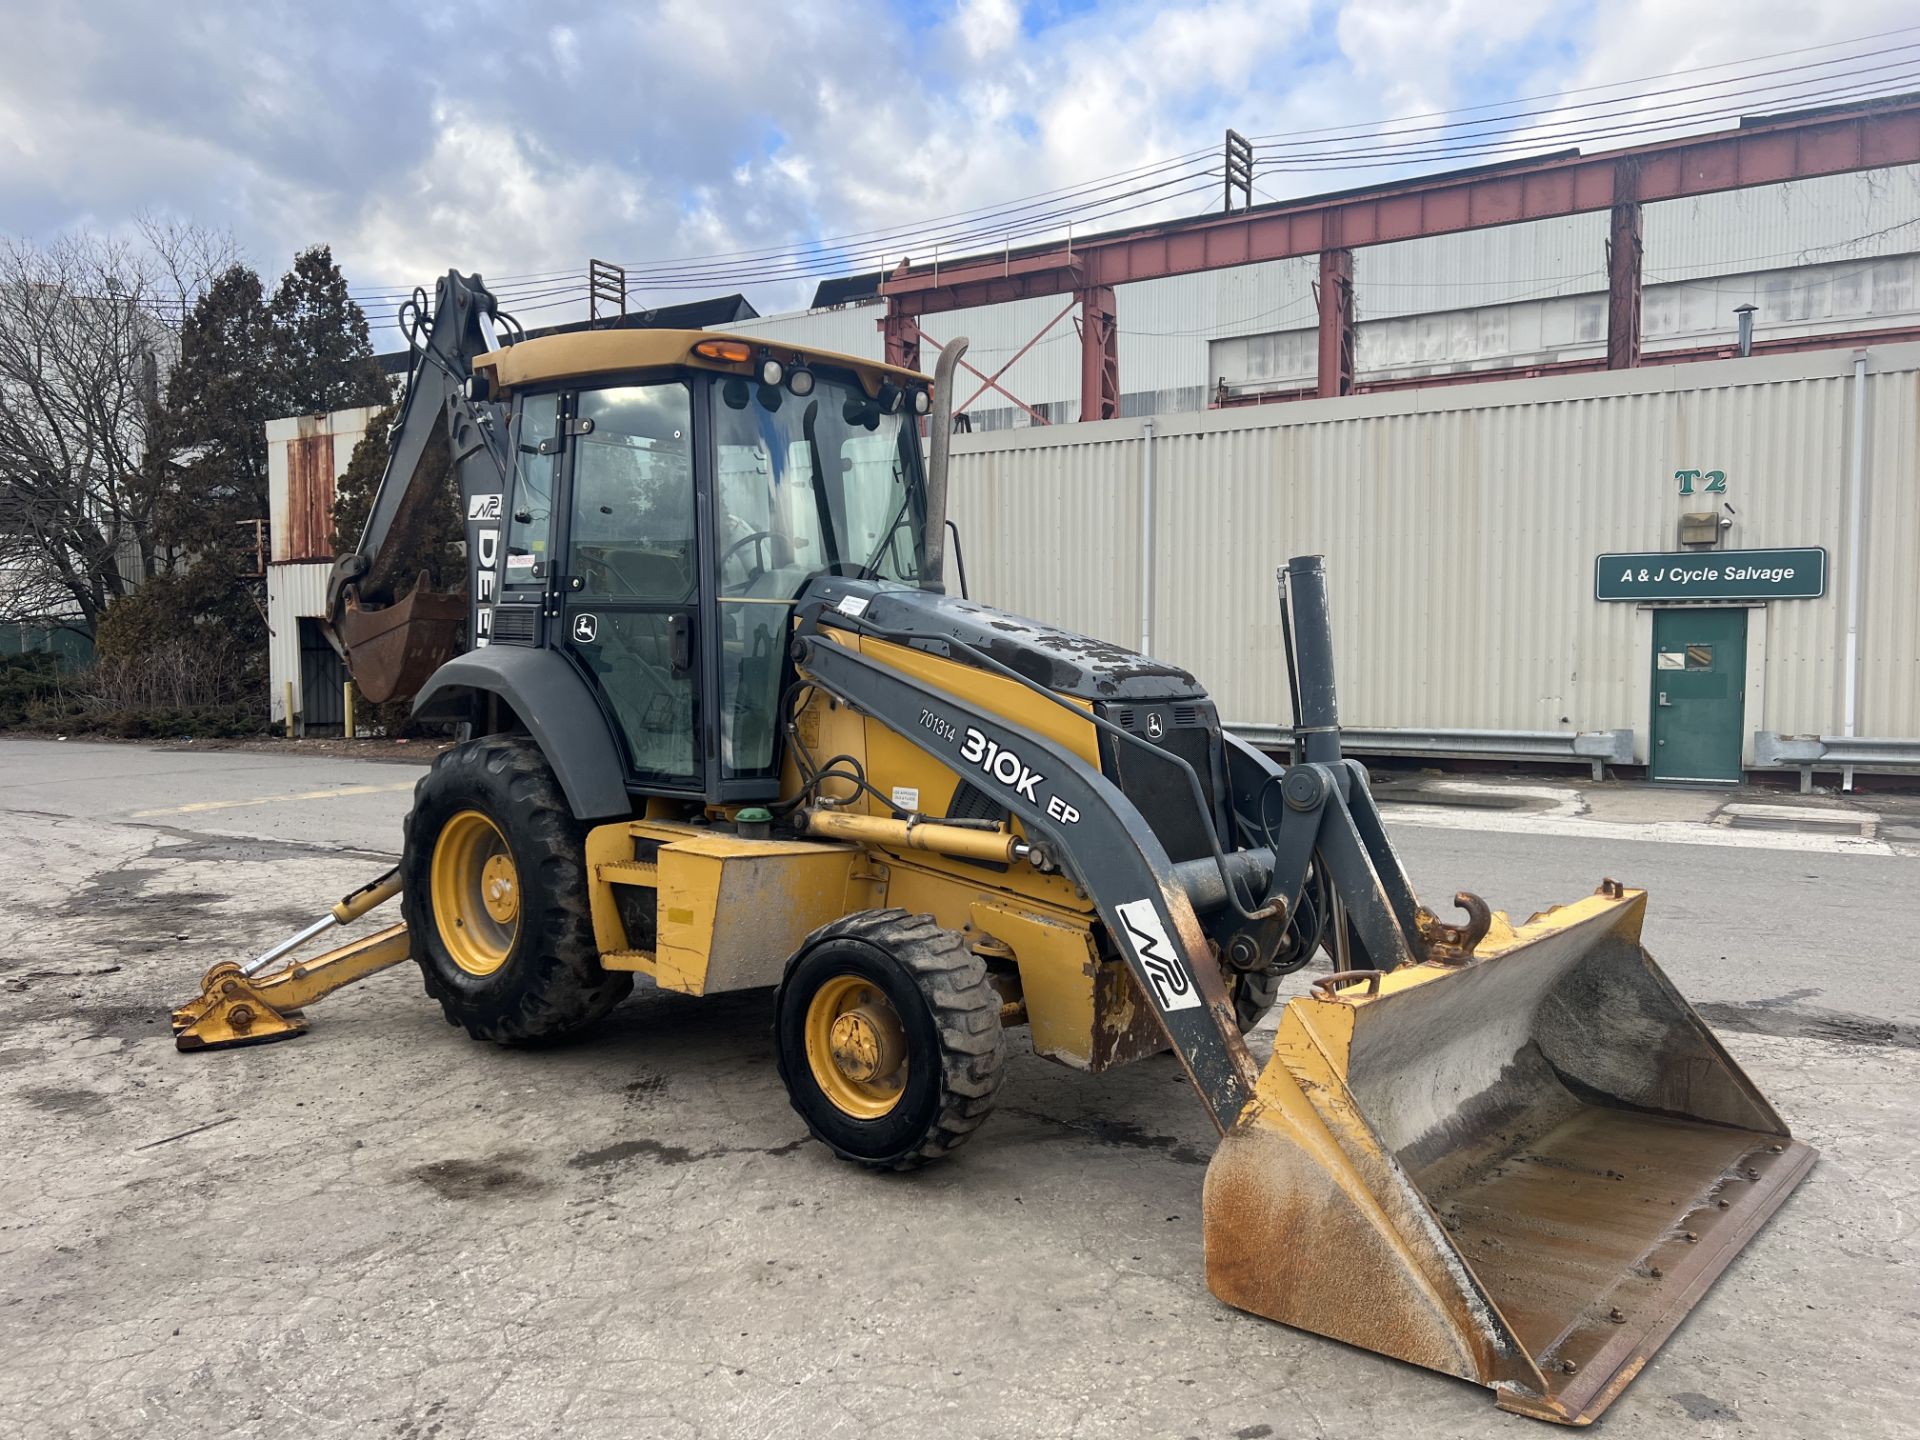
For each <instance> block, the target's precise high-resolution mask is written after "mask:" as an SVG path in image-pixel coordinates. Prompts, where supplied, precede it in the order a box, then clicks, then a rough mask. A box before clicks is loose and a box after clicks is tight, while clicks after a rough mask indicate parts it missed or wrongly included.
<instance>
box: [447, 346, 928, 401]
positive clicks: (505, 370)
mask: <svg viewBox="0 0 1920 1440" xmlns="http://www.w3.org/2000/svg"><path fill="white" fill-rule="evenodd" d="M706 340H732V341H738V342H739V343H741V344H743V345H746V346H748V347H749V348H750V350H751V351H752V358H749V359H747V360H741V361H731V360H717V359H713V358H711V357H709V356H706V355H701V354H698V353H696V351H695V349H694V347H695V346H696V345H699V344H700V343H701V342H702V341H706ZM762 350H765V351H766V352H768V353H769V354H771V355H772V356H773V357H774V358H775V359H776V360H779V361H781V362H782V363H783V364H786V365H791V364H793V362H794V361H796V360H805V361H808V362H809V363H811V364H817V365H826V366H831V367H833V368H834V369H838V370H851V371H852V372H853V373H854V374H855V375H856V376H858V377H859V380H860V384H861V386H862V387H863V388H864V389H865V390H866V392H867V393H868V394H869V395H874V394H877V393H878V392H879V389H880V383H881V381H883V380H892V381H893V382H894V383H895V384H900V385H904V384H915V385H930V384H932V383H933V382H932V381H931V380H929V379H928V377H926V376H925V375H922V374H920V373H919V372H918V371H914V370H907V369H903V368H902V367H900V366H898V365H885V364H882V363H881V362H879V361H877V360H863V359H861V358H859V357H858V356H855V355H841V354H838V353H836V352H835V351H832V350H818V349H815V348H814V347H812V346H810V345H795V344H794V343H792V342H791V341H787V340H764V339H761V338H759V337H757V336H753V335H738V334H735V333H733V332H732V331H728V330H722V331H713V330H576V331H572V332H571V333H568V334H564V335H543V336H541V337H540V338H539V339H537V340H522V341H520V342H519V343H518V344H517V345H507V346H504V347H502V348H501V349H499V350H494V351H490V352H489V353H487V354H485V355H481V356H479V357H478V358H476V359H475V360H474V362H473V368H474V369H476V370H484V371H491V372H492V377H493V385H494V389H495V391H496V392H498V393H502V394H506V393H510V392H512V391H514V390H517V389H521V388H524V387H527V386H532V385H545V384H551V383H553V382H555V381H568V380H584V379H587V378H588V377H590V376H601V375H617V374H622V373H625V372H628V371H634V370H666V369H673V368H677V367H680V366H691V367H693V368H695V369H699V370H715V371H718V372H720V373H721V374H725V375H751V374H753V373H754V362H755V360H757V359H758V358H759V356H760V352H761V351H762Z"/></svg>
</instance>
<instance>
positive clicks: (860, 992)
mask: <svg viewBox="0 0 1920 1440" xmlns="http://www.w3.org/2000/svg"><path fill="white" fill-rule="evenodd" d="M806 1030H807V1067H808V1069H809V1070H811V1071H812V1073H813V1080H814V1083H815V1084H816V1085H818V1086H819V1087H820V1092H821V1093H822V1094H823V1095H825V1096H826V1097H827V1099H828V1100H829V1101H831V1102H832V1104H833V1105H834V1106H835V1107H836V1108H837V1109H839V1110H841V1111H843V1112H844V1113H846V1114H848V1115H851V1116H853V1117H855V1118H856V1119H861V1120H876V1119H878V1118H879V1117H880V1116H882V1115H885V1114H887V1113H888V1112H889V1111H890V1110H892V1109H893V1107H894V1106H895V1105H897V1104H899V1103H900V1096H901V1094H902V1092H903V1091H904V1090H905V1089H906V1083H907V1030H906V1026H905V1025H904V1024H902V1023H901V1020H900V1014H899V1012H898V1011H897V1010H895V1009H894V1008H893V1005H892V1003H891V1002H890V1001H889V1000H888V999H887V997H886V995H885V994H884V993H883V992H882V991H881V990H880V988H879V986H877V985H875V984H874V983H873V982H872V981H870V980H867V979H865V978H863V977H862V976H859V975H838V976H835V977H834V978H833V979H831V980H829V981H828V982H827V983H826V984H824V985H822V986H821V987H820V988H819V989H818V990H817V991H815V992H814V995H813V999H812V1000H811V1001H810V1002H809V1003H808V1005H807V1024H806Z"/></svg>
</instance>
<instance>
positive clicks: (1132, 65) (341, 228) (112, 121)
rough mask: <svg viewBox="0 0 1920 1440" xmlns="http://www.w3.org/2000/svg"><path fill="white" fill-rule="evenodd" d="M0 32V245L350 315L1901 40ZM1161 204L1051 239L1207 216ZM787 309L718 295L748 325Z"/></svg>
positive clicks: (345, 29) (938, 31) (1768, 10)
mask: <svg viewBox="0 0 1920 1440" xmlns="http://www.w3.org/2000/svg"><path fill="white" fill-rule="evenodd" d="M0 4H3V5H4V6H5V8H6V9H7V10H8V11H10V12H12V13H10V14H9V15H8V16H7V17H6V18H7V24H8V33H9V44H10V47H11V48H12V49H13V51H14V53H15V54H16V55H33V56H36V57H39V59H38V63H36V64H35V65H33V66H15V67H14V68H13V70H12V71H11V72H10V73H9V77H8V80H7V82H6V84H5V86H4V87H3V88H0V230H4V231H12V232H24V233H31V234H46V233H50V232H52V231H54V230H57V229H59V228H61V227H63V226H67V225H71V224H73V223H76V222H87V223H92V224H95V225H99V226H102V227H113V226H115V225H118V224H120V223H122V222H124V220H125V219H126V218H127V217H130V216H131V215H133V214H134V213H136V212H137V211H139V210H141V209H142V208H158V209H163V210H168V211H172V212H174V213H183V214H189V215H191V216H193V217H194V218H196V219H200V220H203V221H207V222H210V223H213V224H221V225H229V226H231V228H232V229H233V230H234V231H235V232H236V233H237V235H238V236H239V237H240V239H241V241H242V242H243V244H245V245H246V246H247V247H248V248H249V249H250V251H251V253H252V254H253V255H254V257H255V258H256V260H257V261H258V262H259V264H260V265H261V267H262V268H263V269H268V270H271V269H272V268H274V267H276V266H278V265H280V264H283V263H284V262H285V259H286V258H287V257H288V256H289V255H290V254H291V253H292V252H293V250H295V249H296V248H298V247H300V246H302V245H306V244H311V243H314V242H316V241H326V242H329V243H331V244H332V245H333V246H334V249H335V253H336V255H338V256H339V257H340V259H341V260H342V262H343V264H344V265H345V266H346V267H347V271H348V275H349V278H350V279H351V280H352V281H353V282H354V283H355V285H356V287H358V288H361V289H373V288H381V287H398V286H402V285H412V284H414V283H421V282H428V281H430V280H431V278H432V276H433V275H434V274H435V273H437V272H439V271H442V270H444V269H446V268H447V267H448V266H450V265H457V266H459V267H460V268H462V269H475V268H478V269H481V270H483V271H485V272H488V273H490V274H494V275H523V274H527V273H529V272H535V271H546V270H563V269H573V268H578V267H581V266H583V265H584V264H585V261H586V259H587V257H588V256H589V255H599V256H602V257H604V258H610V259H615V260H619V261H626V262H659V261H671V260H674V259H676V258H682V257H689V256H700V255H707V254H712V253H714V252H718V251H737V250H747V249H759V248H763V247H776V246H784V245H789V244H793V243H796V242H804V241H806V240H809V239H815V238H818V237H820V236H831V235H842V234H848V233H853V232H861V231H869V230H875V229H879V228H881V227H886V226H895V225H901V224H905V223H910V222H913V221H916V220H924V219H927V218H930V217H934V216H939V215H944V214H949V213H952V212H955V211H960V210H965V209H969V208H973V207H982V206H990V205H995V204H1002V203H1006V202H1010V201H1013V200H1015V199H1017V198H1018V197H1021V196H1026V195H1031V194H1034V193H1036V192H1042V191H1047V190H1052V189H1056V188H1059V187H1064V186H1070V185H1074V184H1078V183H1082V182H1085V181H1088V180H1090V179H1093V178H1096V177H1099V176H1102V175H1106V174H1110V173H1113V172H1116V171H1120V170H1125V169H1129V168H1132V167H1136V166H1140V165H1143V164H1146V163H1148V162H1151V161H1154V160H1157V159H1160V158H1162V157H1166V156H1172V155H1178V154H1181V153H1184V152H1187V151H1192V150H1202V149H1204V150H1206V151H1208V152H1211V151H1213V150H1214V149H1215V147H1217V146H1218V145H1219V143H1220V139H1221V132H1222V130H1223V128H1224V127H1226V126H1228V125H1232V126H1234V127H1235V128H1237V129H1239V130H1242V131H1244V132H1247V133H1253V134H1260V133H1274V132H1293V131H1297V130H1303V129H1317V128H1324V127H1327V126H1333V125H1343V124H1352V123H1356V122H1363V121H1368V120H1373V119H1377V118H1380V117H1383V116H1388V115H1405V114H1410V113H1416V112H1419V111H1423V110H1430V109H1436V108H1444V107H1447V106H1455V105H1462V104H1477V103H1481V102H1484V101H1487V100H1496V99H1502V98H1505V97H1506V96H1509V95H1513V94H1524V93H1533V92H1536V91H1551V90H1554V89H1557V88H1558V87H1560V86H1564V85H1578V84H1588V83H1594V82H1596V81H1599V80H1611V79H1620V78H1628V77H1636V76H1641V75H1649V74H1659V73H1664V72H1670V71H1673V70H1677V69H1680V68H1684V67H1688V66H1694V65H1699V64H1703V63H1709V62H1712V61H1720V60H1728V59H1737V58H1741V57H1743V56H1746V55H1750V54H1753V53H1756V52H1760V51H1765V50H1786V49H1790V48H1792V47H1793V46H1796V45H1804V44H1810V43H1817V42H1819V41H1823V40H1831V39H1838V38H1844V37H1845V36H1848V35H1853V34H1861V33H1865V32H1867V31H1871V30H1876V29H1886V28H1890V27H1892V26H1894V25H1898V24H1901V23H1903V22H1904V21H1905V20H1906V19H1907V18H1908V12H1906V11H1905V10H1904V7H1903V5H1902V4H1901V3H1900V0H1850V3H1848V4H1847V5H1845V6H1827V7H1810V6H1806V5H1804V4H1801V3H1788V0H1697V3H1694V4H1690V5H1687V6H1684V7H1682V6H1674V5H1671V4H1667V3H1664V0H1597V3H1594V4H1592V5H1589V6H1586V7H1583V8H1581V9H1579V10H1574V11H1568V10H1567V9H1566V8H1565V7H1564V6H1555V5H1551V4H1549V3H1547V0H1502V3H1490V0H1333V3H1328V0H1320V3H1318V4H1316V3H1315V0H1189V3H1179V4H1162V3H1154V0H1112V3H1108V4H1105V5H1101V6H1098V7H1096V8H1093V9H1082V8H1079V7H1075V6H1056V5H1054V4H1051V3H1048V0H1028V3H1027V4H1026V5H1025V6H1024V7H1023V6H1022V5H1021V4H1019V3H1016V0H957V3H955V4H953V5H951V6H949V7H948V8H947V9H946V10H945V12H944V14H936V15H933V16H931V17H929V16H927V15H926V14H925V12H923V11H922V10H920V9H918V8H912V7H907V6H902V5H899V4H898V3H897V0H894V3H888V0H838V3H836V4H833V5H829V6H799V5H791V4H782V3H775V0H757V3H747V4H719V3H715V0H655V3H650V4H641V3H615V0H602V3H597V4H595V3H583V4H580V5H576V6H572V7H569V8H568V10H567V12H566V19H565V23H563V24H562V23H556V22H555V21H553V20H552V19H551V18H550V17H548V16H547V15H546V14H544V13H542V12H540V11H539V7H518V8H514V7H506V6H500V7H495V6H491V5H486V4H482V5H481V6H479V7H478V10H477V12H476V14H477V18H475V16H474V15H469V14H468V12H465V11H462V12H457V17H456V12H453V11H444V12H443V11H439V10H432V11H425V10H408V9H405V8H399V9H393V8H388V7H381V6H375V5H372V4H371V3H368V4H365V5H356V4H354V3H351V0H349V3H344V4H341V5H338V6H317V7H309V8H308V9H306V10H301V11H294V12H287V11H285V10H282V9H279V8H272V9H269V8H268V7H249V6H244V5H242V4H240V3H239V0H225V3H209V4H208V5H206V6H203V7H199V8H198V9H196V10H195V11H194V13H193V15H192V17H191V18H189V17H187V16H186V15H185V13H184V12H181V11H179V10H178V9H177V8H176V9H169V8H166V7H150V6H145V5H141V4H137V3H135V0H101V3H99V4H97V5H93V6H88V7H34V6H30V5H28V4H27V3H26V0H0ZM1377 174H1378V172H1373V171H1367V172H1352V173H1350V174H1346V175H1342V174H1336V173H1330V172H1328V171H1325V170H1318V171H1311V170H1303V171H1301V172H1300V173H1298V174H1287V173H1283V172H1275V173H1272V174H1269V175H1266V176H1264V177H1263V178H1262V180H1261V186H1262V189H1263V191H1264V192H1265V193H1267V194H1275V195H1285V194H1291V193H1303V192H1306V191H1311V190H1315V189H1323V188H1331V187H1332V186H1334V185H1336V184H1339V183H1352V182H1353V181H1357V180H1361V179H1368V178H1374V177H1375V176H1376V175H1377ZM1179 188H1182V187H1177V186H1176V187H1169V190H1168V191H1167V192H1156V193H1155V194H1150V195H1145V196H1141V197H1138V200H1136V201H1130V202H1128V203H1130V204H1133V203H1139V201H1145V202H1150V203H1147V204H1145V205H1144V207H1143V208H1140V209H1136V210H1130V211H1127V212H1125V213H1116V214H1114V215H1112V216H1111V217H1109V219H1108V220H1107V221H1105V222H1097V221H1095V222H1087V221H1083V222H1081V223H1082V225H1083V226H1084V225H1086V224H1089V223H1091V224H1099V223H1108V224H1112V223H1125V222H1130V221H1133V220H1139V219H1147V218H1158V217H1163V216H1168V215H1177V214H1188V213H1194V212H1196V211H1198V210H1201V209H1203V208H1206V207H1208V206H1210V205H1212V204H1213V203H1215V202H1214V199H1213V192H1212V189H1211V186H1208V187H1207V189H1206V193H1197V194H1192V195H1177V194H1173V193H1171V192H1172V191H1173V190H1177V189H1179ZM922 248H924V247H922ZM948 253H952V251H951V249H949V251H948ZM889 258H896V257H892V256H891V255H890V256H889ZM812 285H813V280H812V279H811V278H808V277H791V278H788V279H785V280H774V279H769V280H767V281H766V282H765V283H761V284H758V285H753V286H750V287H749V294H750V298H752V299H753V300H754V301H755V303H756V304H758V305H760V306H761V308H762V309H770V308H774V307H778V306H788V305H793V304H799V303H804V302H805V300H806V299H807V297H808V296H809V295H810V294H811V291H812ZM730 288H733V285H732V283H731V282H725V283H723V282H719V281H715V282H713V283H705V282H701V281H690V282H689V284H688V285H687V287H686V289H687V291H688V292H693V293H698V292H700V291H702V290H704V291H705V292H706V293H712V292H714V291H719V290H724V289H730ZM647 293H648V298H649V299H651V300H655V301H658V300H661V299H667V298H672V294H671V291H670V287H668V286H665V285H656V286H654V287H652V288H650V289H649V290H648V292H647ZM560 313H564V312H545V313H542V314H541V316H540V318H542V319H549V320H550V319H554V318H557V317H558V314H560Z"/></svg>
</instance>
